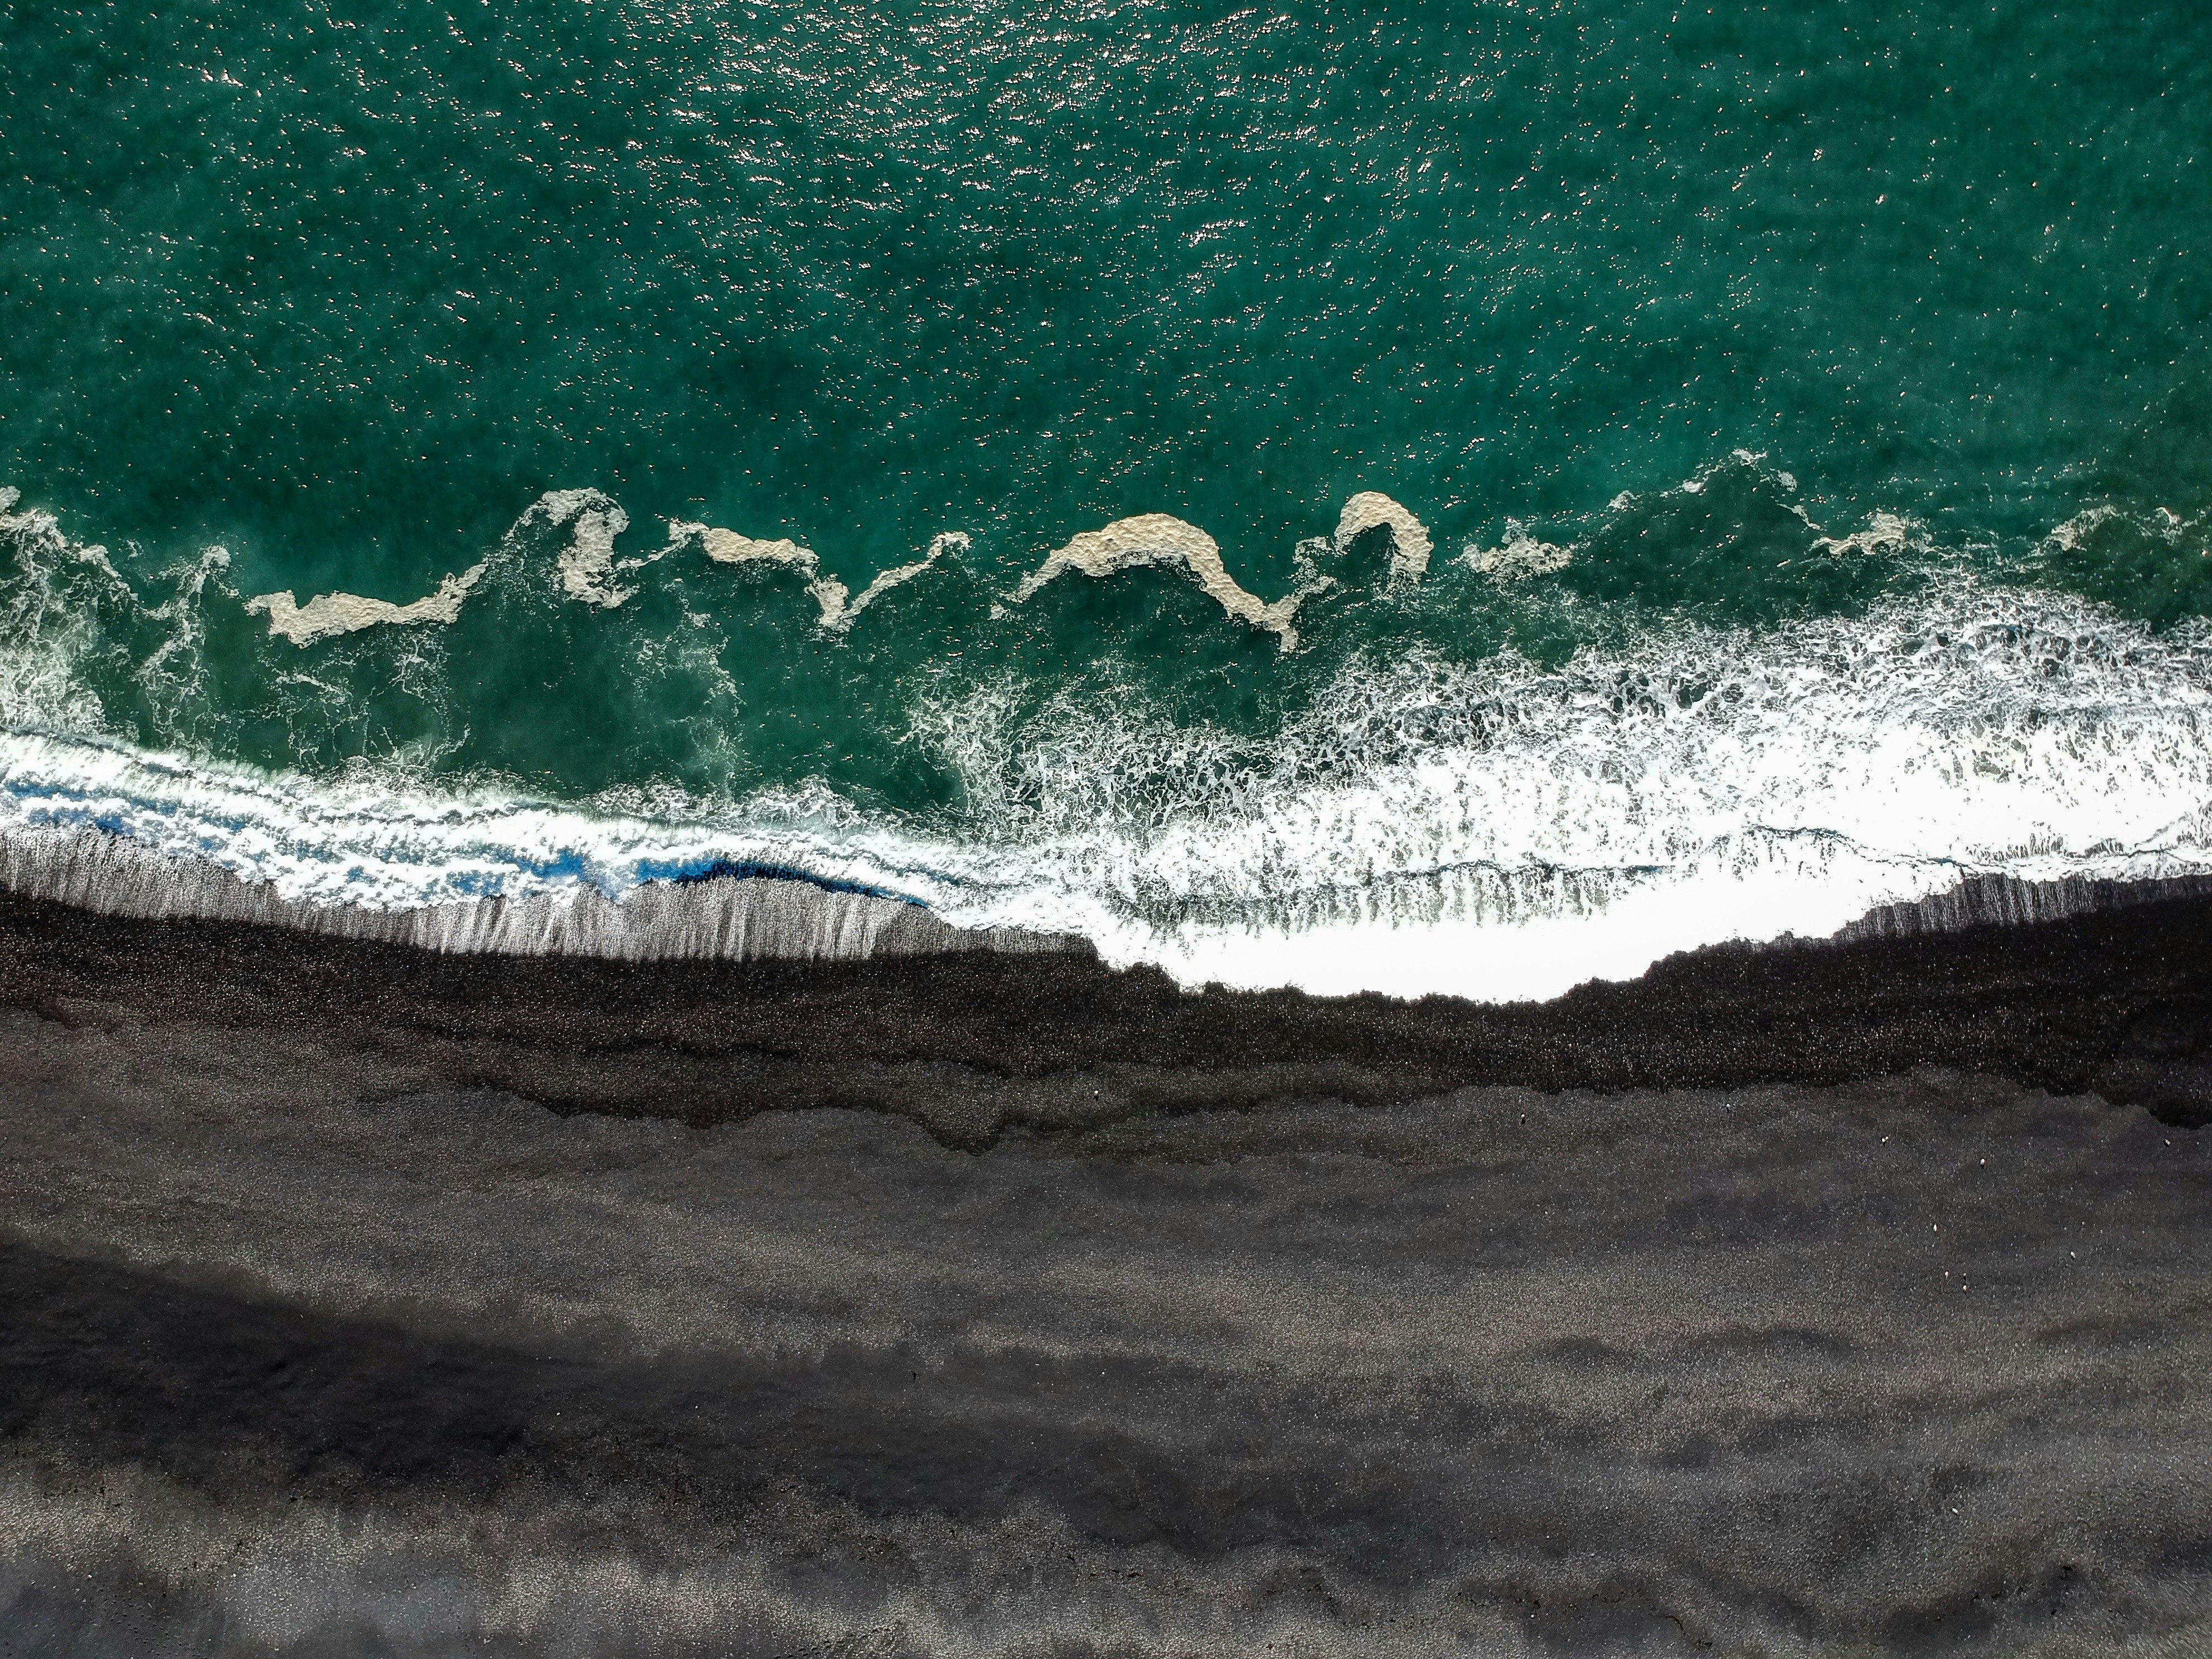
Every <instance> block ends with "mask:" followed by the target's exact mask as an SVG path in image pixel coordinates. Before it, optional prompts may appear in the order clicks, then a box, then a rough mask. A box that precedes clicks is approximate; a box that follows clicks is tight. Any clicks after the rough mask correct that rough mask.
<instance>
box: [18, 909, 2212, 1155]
mask: <svg viewBox="0 0 2212 1659" xmlns="http://www.w3.org/2000/svg"><path fill="white" fill-rule="evenodd" d="M2120 896H2121V897H2122V898H2124V900H2126V901H2127V902H2124V903H2120V904H2117V905H2115V904H2114V903H2112V896H2111V895H2100V894H2098V893H2097V892H2096V891H2094V890H2087V889H2085V890H2082V891H2081V892H2077V893H2075V894H2073V895H2071V898H2072V899H2073V901H2074V902H2077V903H2079V902H2086V901H2089V900H2100V901H2101V902H2102V905H2103V908H2095V909H2090V910H2087V911H2077V912H2076V913H2075V914H2071V915H2057V916H2046V917H2045V918H2044V919H2041V920H2031V921H2021V922H2016V923H2006V924H1996V923H1978V924H1976V925H1972V926H1968V927H1963V928H1954V929H1932V930H1931V929H1923V930H1920V931H1913V930H1912V929H1911V928H1909V927H1903V926H1899V923H1898V921H1897V919H1896V918H1895V917H1894V916H1890V917H1887V918H1884V919H1883V921H1882V925H1881V926H1879V927H1877V926H1866V927H1862V928H1860V929H1858V930H1856V931H1857V936H1856V937H1852V936H1850V934H1851V933H1853V931H1854V930H1846V934H1845V935H1844V936H1839V937H1838V938H1837V939H1831V940H1821V941H1807V940H1802V939H1787V940H1784V941H1781V942H1779V943H1777V944H1773V945H1720V946H1711V947H1707V948H1705V949H1703V950H1699V951H1691V952H1686V953H1683V954H1680V955H1678V956H1674V957H1668V958H1667V959H1665V960H1664V961H1662V962H1661V963H1657V964H1656V965H1655V966H1654V967H1653V968H1652V969H1650V970H1649V971H1648V972H1646V973H1645V974H1644V975H1642V976H1641V977H1640V978H1638V979H1635V980H1632V981H1620V982H1607V981H1592V982H1590V983H1588V984H1585V985H1583V986H1581V987H1577V989H1576V990H1574V991H1571V992H1569V993H1568V994H1565V995H1564V996H1561V997H1559V998H1555V999H1553V1000H1551V1001H1548V1002H1542V1003H1514V1004H1486V1003H1473V1002H1467V1001H1462V1000H1457V999H1453V998H1449V997H1443V996H1430V997H1425V998H1421V999H1419V1000H1411V1001H1403V1000H1394V999H1390V998H1388V997H1383V996H1381V995H1376V994H1363V995H1359V996H1353V997H1340V998H1331V997H1318V996H1312V995H1309V994H1306V993H1304V992H1300V991H1297V990H1279V991H1267V992H1245V991H1230V990H1225V989H1223V988H1221V987H1207V988H1206V989H1205V990H1201V991H1185V990H1182V989H1180V988H1178V987H1176V985H1175V984H1174V982H1173V981H1171V980H1170V979H1169V977H1168V976H1167V975H1165V974H1164V973H1162V972H1160V971H1159V970H1158V969H1152V968H1148V967H1143V966H1139V967H1135V968H1130V969H1113V968H1109V967H1108V966H1106V965H1104V964H1103V963H1101V962H1099V961H1098V960H1097V958H1096V957H1093V956H1091V955H1090V954H1088V953H1086V952H1076V951H1047V952H1024V953H1021V954H1010V953H1006V952H1004V951H994V950H975V951H953V952H935V953H928V952H925V953H916V954H908V955H898V956H885V957H874V958H867V959H860V960H803V959H790V958H786V959H765V960H759V959H757V960H752V961H730V960H706V961H702V960H681V959H678V960H662V961H655V962H642V963H641V962H624V961H617V960H610V959H607V958H605V957H591V956H560V955H527V956H526V955H489V954H469V953H461V952H450V951H448V952H441V951H433V950H428V949H424V948H422V947H421V946H418V945H406V944H396V943H391V942H386V941H379V940H368V939H346V938H340V937H334V936H331V935H328V934H323V933H308V932H303V931H299V930H296V929H291V928H286V927H272V926H269V925H267V924H265V923H262V922H258V921H235V920H231V921H202V920H191V919H176V918H169V919H152V918H137V917H129V916H118V915H100V914H99V913H96V912H94V911H90V910H86V909H82V908H75V907H72V906H69V905H65V904H63V903H60V902H55V901H52V900H46V899H38V898H28V897H25V896H21V895H18V894H13V893H0V1002H4V1003H7V1004H11V1005H14V1006H21V1007H27V1008H33V1009H36V1010H39V1011H40V1012H46V1013H47V1014H49V1015H50V1016H51V1017H57V1018H65V1019H68V1020H70V1021H72V1022H87V1021H88V1022H91V1023H94V1024H100V1023H112V1022H120V1023H125V1024H142V1023H143V1024H195V1025H200V1026H206V1027H210V1028H235V1029H281V1030H289V1031H292V1032H295V1033H299V1034H303V1035H310V1036H316V1037H318V1038H319V1039H322V1040H327V1041H331V1042H339V1043H342V1044H344V1045H346V1046H349V1047H351V1048H357V1049H361V1050H364V1051H373V1052H375V1053H379V1054H387V1055H392V1056H403V1057H405V1058H406V1059H407V1060H408V1061H409V1063H410V1064H415V1065H421V1066H427V1067H428V1069H429V1071H430V1072H431V1073H434V1074H435V1075H436V1076H438V1077H440V1078H441V1079H445V1080H447V1081H449V1082H452V1083H453V1084H456V1085H462V1086H470V1087H489V1088H496V1089H500V1090H502V1091H508V1092H511V1093H513V1094H516V1095H518V1096H520V1097H524V1098H526V1099H530V1100H532V1101H536V1102H538V1103H543V1104H544V1105H547V1106H549V1107H551V1108H553V1109H556V1110H562V1111H579V1110H580V1111H601V1112H614V1113H619V1114H622V1115H641V1116H663V1117H673V1118H677V1119H680V1120H682V1121H686V1122H689V1123H692V1124H695V1125H697V1124H707V1123H714V1122H723V1121H737V1120H740V1119H743V1118H744V1117H747V1116H749V1115H752V1114H754V1113H756V1112H758V1111H761V1110H765V1109H772V1108H774V1107H776V1106H779V1105H804V1104H818V1105H833V1106H846V1107H854V1108H857V1109H866V1110H873V1111H886V1112H890V1113H892V1114H894V1115H901V1116H906V1117H910V1118H912V1119H914V1120H915V1121H918V1122H921V1123H922V1124H923V1125H924V1126H925V1127H928V1128H929V1129H930V1130H931V1132H932V1133H934V1134H937V1135H939V1137H940V1138H941V1139H945V1141H946V1142H947V1143H948V1144H951V1145H957V1146H969V1147H974V1146H982V1145H987V1144H989V1143H990V1142H991V1141H993V1140H994V1139H996V1138H997V1137H998V1136H999V1135H1000V1134H1002V1133H1006V1132H1007V1131H1009V1130H1018V1129H1030V1130H1038V1131H1048V1130H1052V1129H1056V1128H1064V1127H1077V1126H1080V1125H1084V1124H1089V1123H1095V1122H1098V1121H1109V1120H1111V1119H1113V1118H1115V1117H1116V1116H1127V1115H1143V1114H1146V1113H1150V1112H1155V1111H1159V1110H1170V1111H1173V1110H1187V1109H1205V1108H1206V1107H1208V1106H1214V1105H1223V1104H1234V1103H1237V1102H1239V1101H1247V1102H1249V1101H1253V1100H1258V1099H1263V1098H1280V1097H1285V1096H1288V1095H1297V1096H1330V1097H1339V1098H1343V1099H1346V1100H1350V1101H1354V1102H1381V1101H1389V1100H1399V1099H1404V1098H1407V1097H1411V1096H1414V1095H1419V1094H1424V1093H1433V1092H1439V1091H1447V1090H1449V1089H1454V1088H1460V1087H1466V1086H1474V1085H1485V1086H1487V1085H1512V1086H1522V1087H1528V1088H1534V1089H1539V1090H1544V1091H1559V1090H1563V1089H1594V1090H1603V1091H1618V1090H1623V1089H1632V1088H1677V1087H1704V1088H1728V1087H1736V1086H1746V1085H1765V1084H1808V1085H1832V1084H1840V1083H1845V1082H1850V1081H1854V1080H1859V1079H1868V1078H1873V1077H1879V1076H1884V1075H1890V1074H1895V1073H1905V1072H1910V1071H1912V1070H1914V1069H1916V1068H1918V1067H1924V1066H1942V1067H1948V1068H1952V1069H1955V1070H1959V1071H1967V1072H1976V1073H1985V1074H1988V1075H1990V1076H1997V1077H2003V1078H2006V1079H2010V1080H2012V1081H2015V1082H2016V1083H2019V1084H2021V1085H2023V1086H2027V1087H2033V1088H2041V1089H2048V1090H2051V1091H2055V1092H2059V1093H2078V1092H2081V1091H2087V1090H2096V1091H2100V1092H2102V1093H2104V1094H2106V1096H2107V1097H2109V1098H2112V1099H2113V1100H2114V1101H2116V1102H2122V1103H2140V1104H2142V1105H2145V1106H2147V1107H2148V1108H2149V1109H2151V1110H2152V1111H2154V1113H2156V1114H2157V1115H2160V1117H2161V1118H2163V1119H2164V1120H2165V1121H2169V1122H2172V1123H2177V1124H2189V1125H2195V1124H2198V1123H2203V1122H2206V1121H2212V897H2208V896H2203V895H2202V894H2195V893H2182V894H2174V893H2172V892H2170V891H2160V890H2149V891H2141V890H2128V891H2125V892H2124V893H2123V894H2122V895H2120Z"/></svg>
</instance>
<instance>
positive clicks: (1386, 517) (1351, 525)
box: [1335, 489, 1431, 582]
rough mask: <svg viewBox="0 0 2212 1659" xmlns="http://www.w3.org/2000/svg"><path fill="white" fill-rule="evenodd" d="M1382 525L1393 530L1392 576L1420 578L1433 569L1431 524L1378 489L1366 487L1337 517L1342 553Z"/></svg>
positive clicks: (1396, 578) (1404, 579) (1338, 546)
mask: <svg viewBox="0 0 2212 1659" xmlns="http://www.w3.org/2000/svg"><path fill="white" fill-rule="evenodd" d="M1378 525H1379V526H1383V528H1385V529H1387V530H1389V532H1390V580H1392V581H1393V582H1417V581H1419V580H1421V578H1422V577H1423V576H1425V575H1426V574H1428V569H1429V553H1430V550H1431V543H1430V541H1429V532H1428V526H1425V525H1424V524H1423V523H1422V522H1421V521H1420V520H1419V519H1417V518H1415V517H1414V516H1413V513H1410V512H1408V511H1407V509H1406V508H1405V507H1401V506H1400V505H1399V504H1398V503H1397V502H1395V501H1392V500H1391V499H1390V498H1389V496H1388V495H1383V494H1382V493H1381V492H1380V491H1378V490H1373V489H1363V490H1361V491H1360V492H1359V493H1358V495H1354V496H1353V497H1352V499H1351V500H1350V501H1346V502H1345V504H1344V513H1343V514H1342V516H1341V517H1340V518H1339V519H1338V520H1337V521H1336V538H1335V550H1336V551H1337V552H1339V553H1342V552H1343V551H1344V550H1345V549H1346V548H1347V547H1349V546H1350V545H1351V544H1352V542H1353V541H1354V540H1355V539H1357V538H1358V537H1360V536H1363V535H1364V534H1365V533H1366V532H1368V531H1370V530H1372V529H1374V528H1375V527H1376V526H1378Z"/></svg>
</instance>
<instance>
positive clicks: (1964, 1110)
mask: <svg viewBox="0 0 2212 1659" xmlns="http://www.w3.org/2000/svg"><path fill="white" fill-rule="evenodd" d="M2208 1036H2212V905H2208V904H2206V903H2205V902H2201V901H2193V902H2172V903H2166V904H2159V905H2151V906H2146V907H2142V908H2136V909H2133V910H2130V911H2126V912H2123V913H2118V914H2115V915H2104V916H2092V917H2086V918H2081V919H2077V920H2075V921H2067V922H2058V923H2048V924H2040V925H2037V926H2033V927H2021V928H2013V929H1984V930H1977V931H1972V932H1967V933H1955V934H1948V935H1937V936H1933V937H1923V938H1912V939H1863V940H1860V941H1857V942H1856V943H1854V944H1850V945H1830V946H1817V947H1816V946H1806V947H1801V948H1796V949H1791V950H1786V951H1765V952H1761V951H1711V952H1705V953H1701V954H1699V955H1698V956H1695V957H1686V958H1679V959H1677V960H1675V961H1674V962H1671V963H1667V964H1663V965H1662V968H1660V969H1656V970H1655V971H1654V973H1653V974H1652V975H1650V976H1648V977H1647V979H1646V980H1644V981H1639V982H1638V983H1637V984H1635V985H1632V986H1626V987H1590V988H1588V989H1586V990H1584V991H1583V992H1580V993H1577V994H1575V995H1573V996H1571V997H1569V998H1566V999H1564V1000H1561V1001H1559V1002H1558V1003H1554V1004H1551V1005H1547V1006H1532V1007H1521V1008H1506V1009H1483V1008H1473V1007H1468V1006H1465V1005H1459V1004H1454V1003H1449V1002H1446V1001H1441V1000H1439V1001H1432V1002H1425V1003H1416V1004H1396V1003H1390V1002H1387V1001H1383V1000H1352V1001H1349V1002H1324V1001H1316V1000H1310V999H1305V998H1300V997H1295V996H1267V997H1251V996H1241V995H1231V994H1210V995H1200V996H1182V995H1179V994H1176V993H1175V992H1174V991H1173V990H1172V989H1171V988H1170V987H1168V986H1167V985H1166V984H1165V983H1164V981H1160V980H1159V979H1158V978H1157V977H1156V976H1153V975H1144V974H1134V975H1115V974H1112V973H1109V972H1108V971H1106V970H1104V969H1101V968H1100V967H1098V966H1097V964H1095V963H1090V962H1087V961H1084V960H1081V959H1079V958H998V959H994V958H986V957H963V958H953V959H945V960H930V961H923V962H910V963H902V964H899V965H897V966H896V967H892V968H881V969H879V968H872V967H871V966H870V965H868V964H866V963H855V964H830V965H823V966H818V967H806V966H801V965H793V964H754V965H750V966H744V967H730V966H725V967H707V966H701V967H683V966H676V965H663V966H656V967H651V968H638V967H623V966H621V965H617V964H611V963H573V962H572V963H556V962H543V961H518V960H514V959H498V958H481V957H479V958H439V957H427V956H424V955H422V954H420V953H416V952H412V951H405V950H401V949H394V948H380V947H375V946H367V945H360V944H347V943H343V942H339V941H333V940H326V939H310V938H307V937H305V936H301V935H295V934H288V933H270V932H267V931H264V930H258V929H252V928H243V927H240V928H230V929H225V928H220V927H207V926H204V925H196V924H159V923H146V922H135V921H119V920H114V919H100V918H94V917H91V916H88V915H83V914H82V913H78V912H73V911H67V910H63V909H59V908H53V907H49V906H44V905H40V904H36V903H32V902H23V901H12V900H11V901H0V1218H4V1219H3V1220H0V1653H4V1654H32V1653H39V1654H44V1653H72V1654H74V1653H84V1654H118V1655H119V1654H145V1653H171V1652H185V1653H237V1654H273V1653H283V1654H310V1653H312V1654H318V1655H325V1654H329V1655H335V1654H354V1653H362V1654H368V1653H408V1654H414V1653H436V1654H446V1653H452V1654H459V1653H485V1652H494V1653H500V1652H512V1653H532V1654H538V1653H545V1654H554V1653H560V1654H579V1655H583V1654H593V1655H596V1654H623V1653H638V1654H654V1655H663V1654H684V1653H693V1652H696V1653H759V1654H795V1653H870V1654H873V1653H883V1654H902V1653H930V1654H935V1653H947V1654H953V1653H957V1654H971V1653H973V1654H982V1653H1023V1654H1069V1655H1073V1654H1092V1653H1130V1654H1138V1653H1144V1654H1151V1653H1209V1654H1211V1653H1221V1654H1228V1653H1236V1654H1240V1655H1241V1654H1249V1653H1254V1652H1267V1651H1269V1650H1270V1644H1273V1646H1272V1650H1273V1651H1275V1652H1301V1653H1315V1654H1322V1653H1328V1654H1336V1653H1346V1652H1359V1653H1401V1652H1402V1653H1422V1654H1427V1653H1468V1652H1473V1653H1477V1654H1490V1653H1495V1654H1500V1655H1537V1654H1546V1655H1548V1654H1559V1655H1582V1654H1615V1653H1620V1654H1639V1655H1640V1654H1664V1653H1677V1652H1680V1653H1691V1652H1705V1653H1746V1654H1807V1655H1813V1654H1819V1655H1836V1654H1844V1655H1851V1654H1869V1655H1870V1654H1908V1653H1910V1654H1922V1653H1926V1654H1951V1653H1958V1654H1984V1653H1987V1654H2005V1655H2014V1654H2062V1653H2063V1654H2081V1655H2104V1654H2142V1655H2151V1654H2158V1655H2166V1654H2172V1655H2181V1654H2192V1653H2197V1652H2202V1651H2207V1650H2212V1412H2208V1407H2212V1381H2208V1380H2207V1378H2208V1376H2212V1367H2208V1361H2212V1276H2208V1273H2207V1269H2208V1267H2212V1259H2208V1258H2212V1228H2208V1225H2207V1223H2208V1222H2212V1179H2208V1176H2212V1135H2208V1134H2207V1133H2203V1131H2201V1130H2200V1129H2198V1128H2197V1127H2194V1126H2196V1125H2198V1124H2200V1123H2203V1122H2204V1121H2206V1119H2207V1117H2208V1115H2212V1110H2208V1108H2212V1065H2208V1060H2212V1054H2208V1053H2207V1052H2206V1051H2205V1048H2204V1043H2205V1040H2206V1039H2207V1037H2208Z"/></svg>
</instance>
